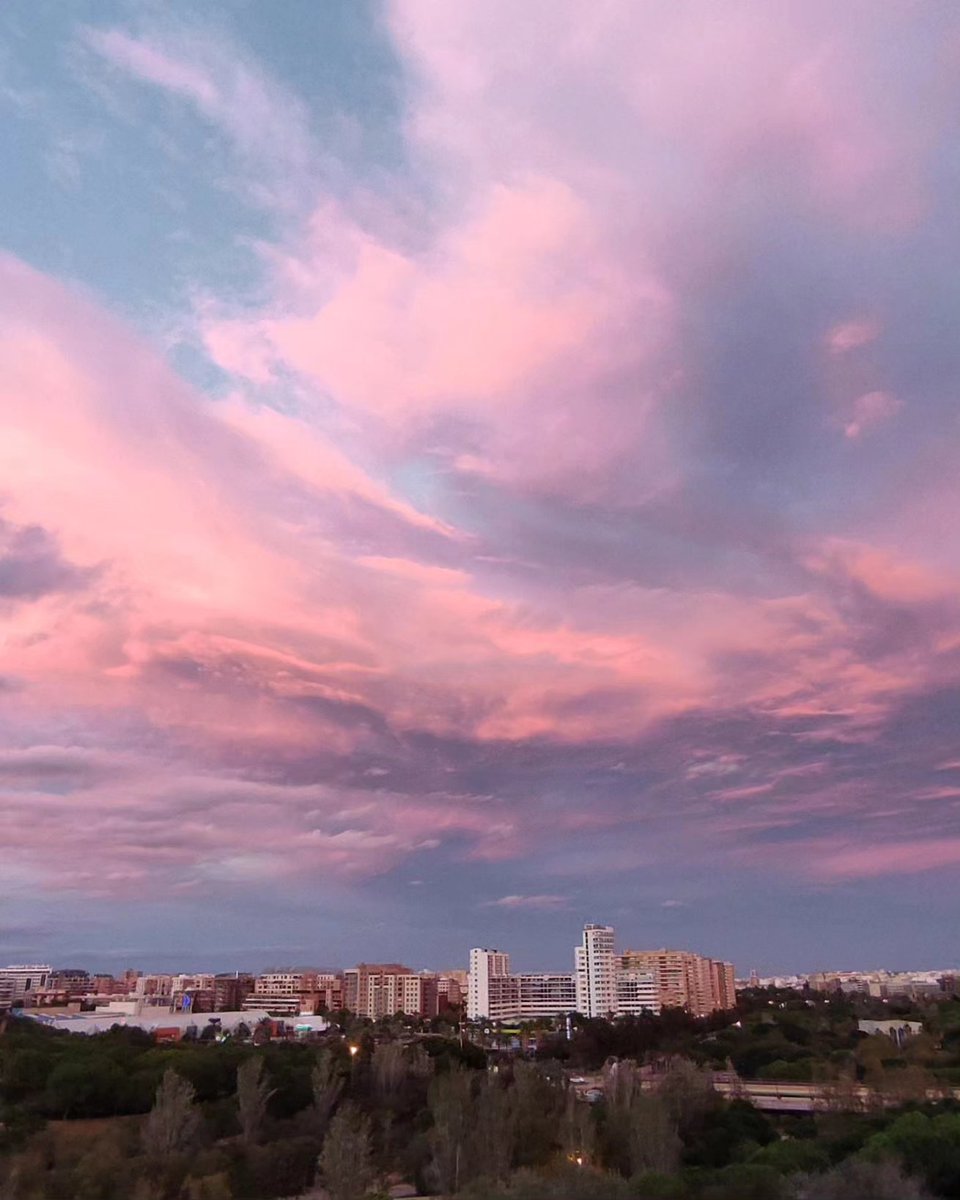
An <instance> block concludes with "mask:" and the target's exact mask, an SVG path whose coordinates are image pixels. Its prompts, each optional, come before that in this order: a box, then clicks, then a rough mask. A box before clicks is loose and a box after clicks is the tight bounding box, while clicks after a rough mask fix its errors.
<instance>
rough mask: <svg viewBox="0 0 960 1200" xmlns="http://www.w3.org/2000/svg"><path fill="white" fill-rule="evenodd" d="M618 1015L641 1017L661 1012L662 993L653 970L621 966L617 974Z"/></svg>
mask: <svg viewBox="0 0 960 1200" xmlns="http://www.w3.org/2000/svg"><path fill="white" fill-rule="evenodd" d="M616 987H617V1016H618V1017H627V1016H630V1017H639V1016H641V1015H642V1014H643V1013H653V1014H657V1013H659V1012H660V995H659V992H658V991H657V980H656V977H655V976H654V974H653V972H652V971H629V970H624V969H623V968H622V967H619V968H618V970H617V975H616Z"/></svg>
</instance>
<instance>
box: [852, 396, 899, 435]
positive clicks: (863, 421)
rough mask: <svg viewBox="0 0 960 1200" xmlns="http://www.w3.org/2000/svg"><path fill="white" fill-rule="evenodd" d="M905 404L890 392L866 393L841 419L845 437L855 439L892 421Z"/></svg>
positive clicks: (858, 398)
mask: <svg viewBox="0 0 960 1200" xmlns="http://www.w3.org/2000/svg"><path fill="white" fill-rule="evenodd" d="M902 407H903V402H902V401H900V400H898V399H897V397H896V396H893V395H891V394H890V393H889V392H864V394H863V395H862V396H858V397H857V398H856V400H854V401H853V403H852V404H851V405H850V406H849V408H848V409H847V410H846V412H844V413H843V414H842V415H841V417H840V422H841V424H842V426H843V435H844V437H847V438H851V439H855V438H859V437H862V435H863V434H865V433H869V432H870V430H872V429H875V428H876V427H877V426H878V425H884V424H886V422H888V421H890V420H892V419H893V418H894V417H895V416H896V415H897V413H898V412H899V411H900V409H901V408H902Z"/></svg>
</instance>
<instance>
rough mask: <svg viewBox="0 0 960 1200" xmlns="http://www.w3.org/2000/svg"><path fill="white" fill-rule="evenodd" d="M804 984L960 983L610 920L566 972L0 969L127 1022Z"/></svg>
mask: <svg viewBox="0 0 960 1200" xmlns="http://www.w3.org/2000/svg"><path fill="white" fill-rule="evenodd" d="M771 985H773V986H779V987H795V988H800V987H810V988H813V989H814V990H816V991H820V992H834V991H835V992H838V993H845V994H862V995H868V996H873V997H876V998H880V999H894V998H899V997H906V998H910V999H923V998H929V997H931V996H934V995H937V994H942V993H944V992H949V993H951V994H953V993H956V992H957V990H958V987H960V971H957V970H950V971H917V972H890V971H884V970H876V971H867V972H861V971H837V972H814V973H812V974H795V975H773V976H765V977H760V976H759V975H758V974H757V973H756V972H753V973H752V974H751V975H750V977H749V979H742V980H736V981H735V979H734V969H733V965H732V963H729V962H724V961H721V960H719V959H713V958H708V957H706V956H704V955H701V954H695V953H693V952H691V951H688V950H672V949H666V948H661V949H656V950H623V951H618V950H617V949H616V941H615V932H614V929H613V927H612V926H610V925H597V924H588V925H585V926H584V928H583V932H582V936H581V940H580V942H579V944H578V945H577V946H576V947H575V948H574V969H573V970H572V971H571V972H569V973H567V972H516V971H514V970H513V969H512V964H511V959H510V955H509V954H508V953H507V952H506V951H503V950H498V949H486V948H481V947H474V948H473V949H471V950H470V952H469V965H468V968H467V969H466V970H464V969H461V968H456V969H451V970H446V971H414V970H413V969H412V968H410V967H408V966H404V965H403V964H401V963H360V964H358V965H357V966H356V967H351V968H349V969H347V970H345V971H313V970H296V971H293V970H291V971H267V972H262V973H260V974H253V973H250V972H242V971H234V972H221V973H219V974H212V973H205V972H194V973H190V974H185V973H179V974H147V973H144V972H141V971H138V970H132V969H131V970H127V971H125V972H124V973H123V974H122V975H121V976H119V977H114V976H113V975H107V974H91V973H89V972H87V971H86V970H83V969H81V968H59V969H56V970H54V969H53V968H52V967H51V966H49V965H45V964H20V965H12V966H8V967H2V968H0V1010H2V1009H8V1008H11V1007H25V1008H31V1009H32V1008H37V1009H44V1010H46V1011H47V1012H49V1013H50V1014H51V1016H52V1015H54V1014H56V1013H60V1014H63V1015H65V1016H75V1015H77V1014H81V1015H89V1014H95V1015H97V1016H98V1017H103V1018H109V1017H111V1016H115V1017H116V1018H117V1019H118V1020H129V1021H131V1022H133V1021H136V1020H139V1019H141V1018H143V1017H144V1015H145V1014H146V1015H147V1016H153V1017H158V1016H160V1015H162V1014H163V1013H168V1014H177V1015H178V1018H183V1017H185V1016H189V1015H190V1014H193V1013H197V1014H200V1013H231V1014H245V1013H246V1014H249V1015H250V1017H251V1019H254V1020H256V1019H258V1018H262V1017H263V1015H264V1014H268V1015H269V1016H271V1017H276V1018H294V1017H302V1018H309V1017H311V1016H314V1017H315V1016H318V1015H320V1014H324V1013H331V1012H338V1011H341V1010H347V1011H349V1012H351V1013H353V1014H355V1015H356V1016H358V1017H363V1018H369V1019H371V1020H379V1019H381V1018H384V1017H391V1016H394V1015H405V1016H410V1017H423V1018H428V1019H429V1018H431V1017H436V1016H438V1015H441V1014H442V1013H444V1012H451V1013H455V1014H457V1015H460V1014H461V1013H462V1012H465V1015H466V1016H467V1018H468V1019H469V1020H472V1021H491V1022H496V1021H500V1022H518V1021H532V1020H540V1019H551V1018H562V1017H565V1016H568V1015H569V1014H572V1013H580V1014H582V1015H584V1016H587V1017H618V1016H626V1015H639V1014H642V1013H659V1012H661V1011H662V1010H663V1009H665V1008H683V1009H686V1010H687V1011H688V1012H690V1013H692V1014H693V1015H695V1016H706V1015H708V1014H709V1013H711V1012H716V1011H722V1010H729V1009H732V1008H734V1007H735V1005H736V989H737V988H744V987H749V986H754V987H763V986H771Z"/></svg>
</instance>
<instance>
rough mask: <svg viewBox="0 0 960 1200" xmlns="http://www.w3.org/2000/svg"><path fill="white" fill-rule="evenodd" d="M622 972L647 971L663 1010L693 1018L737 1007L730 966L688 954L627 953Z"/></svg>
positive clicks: (623, 960)
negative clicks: (680, 1011) (681, 1010)
mask: <svg viewBox="0 0 960 1200" xmlns="http://www.w3.org/2000/svg"><path fill="white" fill-rule="evenodd" d="M619 963H620V968H621V970H624V971H647V972H650V973H651V974H652V975H653V976H654V979H655V980H656V986H657V994H658V998H659V1000H660V1005H661V1007H663V1008H684V1009H686V1010H687V1012H689V1013H692V1014H693V1015H694V1016H695V1017H705V1016H707V1015H708V1014H710V1013H712V1012H716V1011H717V1010H718V1009H730V1008H734V1007H735V1006H736V993H735V991H734V982H733V976H734V971H733V964H732V963H728V962H719V961H717V960H715V959H712V958H706V957H704V955H702V954H694V953H693V952H692V951H689V950H667V949H660V950H626V951H624V953H623V954H621V955H620V956H619Z"/></svg>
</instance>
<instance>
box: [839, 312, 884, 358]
mask: <svg viewBox="0 0 960 1200" xmlns="http://www.w3.org/2000/svg"><path fill="white" fill-rule="evenodd" d="M879 336H880V323H879V322H878V321H874V320H871V319H870V318H869V317H864V318H859V319H854V320H852V321H843V322H841V323H840V324H839V325H835V326H834V327H833V328H832V329H831V330H830V331H829V333H828V334H827V337H826V344H827V349H828V350H829V351H830V353H831V354H847V353H848V352H849V351H851V350H859V349H860V347H861V346H868V345H870V343H871V342H875V341H876V340H877V338H878V337H879Z"/></svg>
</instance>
